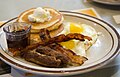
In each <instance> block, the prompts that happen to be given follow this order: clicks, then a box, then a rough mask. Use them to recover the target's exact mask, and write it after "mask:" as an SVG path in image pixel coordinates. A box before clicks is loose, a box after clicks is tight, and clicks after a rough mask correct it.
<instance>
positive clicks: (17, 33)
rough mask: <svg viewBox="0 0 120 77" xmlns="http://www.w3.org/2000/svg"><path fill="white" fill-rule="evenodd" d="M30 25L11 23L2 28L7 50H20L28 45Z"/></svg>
mask: <svg viewBox="0 0 120 77" xmlns="http://www.w3.org/2000/svg"><path fill="white" fill-rule="evenodd" d="M30 30H31V25H30V24H27V23H24V22H13V23H10V24H8V25H7V26H5V27H3V31H4V32H5V34H6V40H7V44H8V48H12V49H15V50H21V49H23V48H25V47H26V46H28V45H29V44H30Z"/></svg>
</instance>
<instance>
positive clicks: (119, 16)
mask: <svg viewBox="0 0 120 77" xmlns="http://www.w3.org/2000/svg"><path fill="white" fill-rule="evenodd" d="M113 18H114V20H115V22H116V23H117V24H120V15H114V16H113Z"/></svg>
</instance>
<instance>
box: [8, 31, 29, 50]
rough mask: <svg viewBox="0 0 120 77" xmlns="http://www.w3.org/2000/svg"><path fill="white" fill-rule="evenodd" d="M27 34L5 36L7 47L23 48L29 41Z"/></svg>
mask: <svg viewBox="0 0 120 77" xmlns="http://www.w3.org/2000/svg"><path fill="white" fill-rule="evenodd" d="M23 31H24V30H23ZM23 31H17V32H12V33H16V34H19V33H20V32H23ZM29 36H30V34H29V33H28V34H26V35H22V36H15V37H11V36H7V44H8V48H14V49H17V50H21V49H23V48H25V47H26V46H28V45H29V43H30V37H29ZM13 39H14V40H13Z"/></svg>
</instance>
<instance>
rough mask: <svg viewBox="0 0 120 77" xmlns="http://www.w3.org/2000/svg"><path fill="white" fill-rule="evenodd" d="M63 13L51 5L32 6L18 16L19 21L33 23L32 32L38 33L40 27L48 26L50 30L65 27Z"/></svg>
mask: <svg viewBox="0 0 120 77" xmlns="http://www.w3.org/2000/svg"><path fill="white" fill-rule="evenodd" d="M63 20H64V18H63V15H62V14H61V13H60V12H59V11H57V10H55V9H53V8H50V7H43V8H42V7H38V8H32V9H29V10H27V11H24V12H23V13H21V14H20V15H19V17H18V20H17V21H18V22H26V23H29V24H32V28H31V32H33V33H38V32H39V29H42V28H47V29H48V30H49V31H55V30H58V31H59V32H60V30H62V29H63V27H61V26H62V25H61V24H62V23H63Z"/></svg>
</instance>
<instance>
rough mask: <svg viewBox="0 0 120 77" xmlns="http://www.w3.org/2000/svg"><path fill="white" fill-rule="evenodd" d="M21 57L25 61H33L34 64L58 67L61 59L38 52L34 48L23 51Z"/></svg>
mask: <svg viewBox="0 0 120 77" xmlns="http://www.w3.org/2000/svg"><path fill="white" fill-rule="evenodd" d="M22 58H24V59H25V60H27V61H30V62H34V63H36V64H39V65H42V66H47V67H59V66H60V64H61V60H60V59H56V57H55V56H48V55H44V54H40V53H38V52H36V51H35V50H32V51H31V50H30V51H27V52H25V53H24V55H23V56H22Z"/></svg>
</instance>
